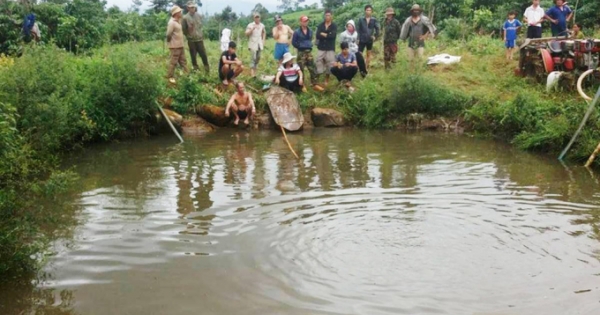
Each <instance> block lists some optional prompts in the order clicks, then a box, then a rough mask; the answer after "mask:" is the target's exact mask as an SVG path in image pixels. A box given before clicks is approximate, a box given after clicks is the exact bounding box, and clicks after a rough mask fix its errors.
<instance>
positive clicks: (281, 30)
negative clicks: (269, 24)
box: [273, 15, 294, 65]
mask: <svg viewBox="0 0 600 315" xmlns="http://www.w3.org/2000/svg"><path fill="white" fill-rule="evenodd" d="M293 35H294V31H292V28H290V27H289V26H287V25H285V24H283V20H282V19H281V17H280V16H279V15H276V16H275V27H273V38H274V39H275V51H274V52H273V57H275V60H277V62H278V65H281V59H282V58H283V55H284V54H285V53H287V52H290V43H291V41H292V36H293Z"/></svg>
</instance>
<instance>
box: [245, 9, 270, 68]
mask: <svg viewBox="0 0 600 315" xmlns="http://www.w3.org/2000/svg"><path fill="white" fill-rule="evenodd" d="M246 36H248V50H250V54H251V55H252V62H251V63H250V75H251V76H252V77H255V76H256V68H257V67H258V62H259V61H260V52H261V51H263V50H264V49H265V38H266V36H267V32H265V25H264V24H262V23H261V22H260V14H258V13H254V22H252V23H250V24H248V26H247V27H246Z"/></svg>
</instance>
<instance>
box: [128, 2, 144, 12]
mask: <svg viewBox="0 0 600 315" xmlns="http://www.w3.org/2000/svg"><path fill="white" fill-rule="evenodd" d="M131 2H132V3H133V4H132V5H131V7H130V8H129V11H131V12H136V13H140V8H141V7H142V0H132V1H131Z"/></svg>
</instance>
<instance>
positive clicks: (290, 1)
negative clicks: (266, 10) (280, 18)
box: [277, 0, 295, 11]
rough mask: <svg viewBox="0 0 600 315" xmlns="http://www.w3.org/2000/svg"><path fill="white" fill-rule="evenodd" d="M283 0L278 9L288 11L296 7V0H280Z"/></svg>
mask: <svg viewBox="0 0 600 315" xmlns="http://www.w3.org/2000/svg"><path fill="white" fill-rule="evenodd" d="M279 2H281V4H280V5H278V6H277V9H280V10H283V11H287V10H291V9H292V8H293V7H294V2H295V1H294V0H279Z"/></svg>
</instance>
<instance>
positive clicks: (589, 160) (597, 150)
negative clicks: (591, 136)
mask: <svg viewBox="0 0 600 315" xmlns="http://www.w3.org/2000/svg"><path fill="white" fill-rule="evenodd" d="M598 153H600V143H598V146H596V150H594V152H592V155H590V157H589V158H588V160H587V162H585V167H590V166H591V165H592V163H594V159H596V156H597V155H598Z"/></svg>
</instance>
